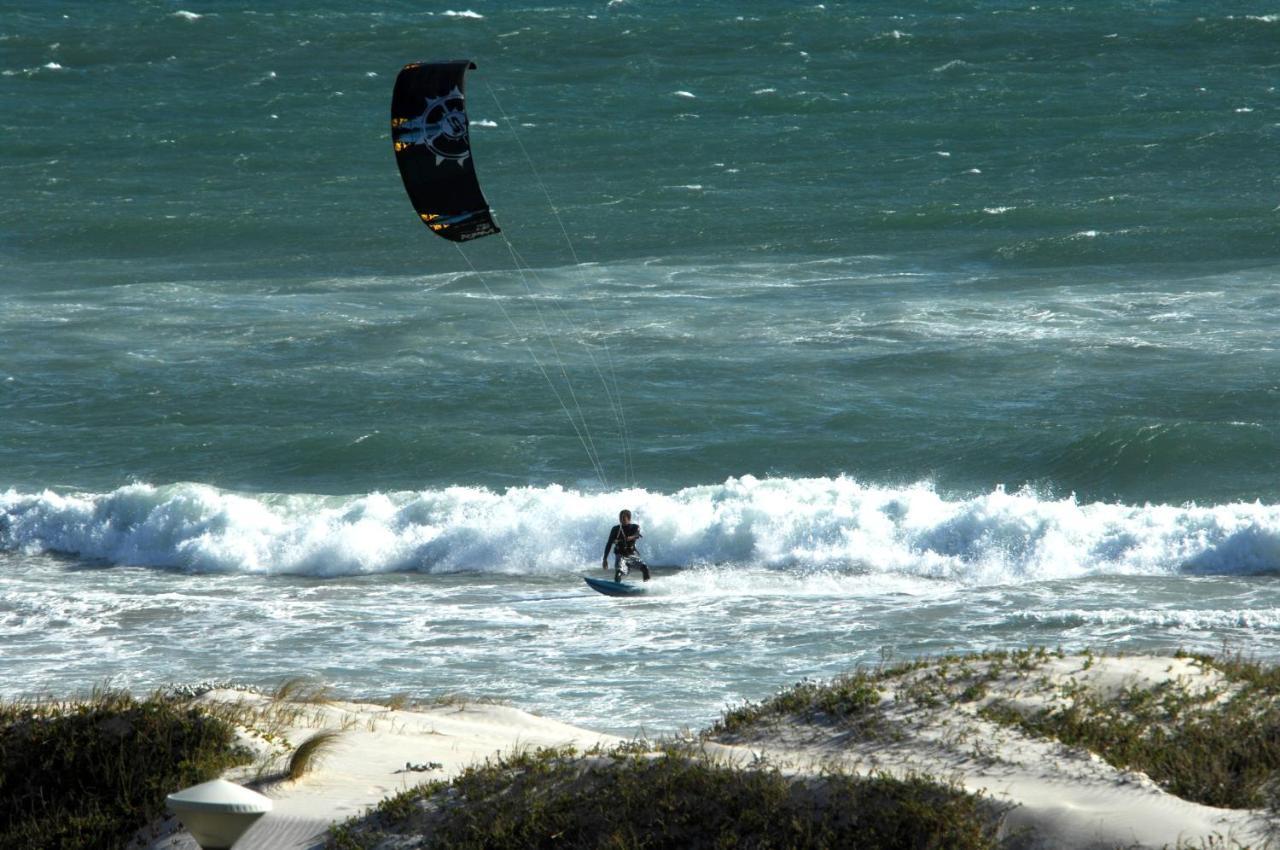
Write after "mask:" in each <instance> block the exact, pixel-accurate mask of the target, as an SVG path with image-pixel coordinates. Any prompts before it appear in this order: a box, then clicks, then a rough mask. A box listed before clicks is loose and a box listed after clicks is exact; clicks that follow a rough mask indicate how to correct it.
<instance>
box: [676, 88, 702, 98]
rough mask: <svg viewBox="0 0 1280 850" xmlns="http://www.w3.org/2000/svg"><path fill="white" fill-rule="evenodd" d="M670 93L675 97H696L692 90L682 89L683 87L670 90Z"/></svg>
mask: <svg viewBox="0 0 1280 850" xmlns="http://www.w3.org/2000/svg"><path fill="white" fill-rule="evenodd" d="M672 94H674V95H675V96H676V97H690V98H693V97H697V95H696V94H694V93H693V92H691V91H684V90H683V89H681V90H680V91H674V92H672Z"/></svg>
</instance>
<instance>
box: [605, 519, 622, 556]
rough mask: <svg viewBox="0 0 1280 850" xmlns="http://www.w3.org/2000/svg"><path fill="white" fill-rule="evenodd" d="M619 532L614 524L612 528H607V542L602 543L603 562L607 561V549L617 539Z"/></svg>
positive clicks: (611, 546) (610, 547)
mask: <svg viewBox="0 0 1280 850" xmlns="http://www.w3.org/2000/svg"><path fill="white" fill-rule="evenodd" d="M619 533H620V530H619V528H618V526H616V525H615V526H614V527H613V528H611V529H609V542H608V543H606V544H604V559H603V560H604V563H605V564H608V563H609V550H610V549H612V548H613V544H614V541H616V540H617V539H618V535H619Z"/></svg>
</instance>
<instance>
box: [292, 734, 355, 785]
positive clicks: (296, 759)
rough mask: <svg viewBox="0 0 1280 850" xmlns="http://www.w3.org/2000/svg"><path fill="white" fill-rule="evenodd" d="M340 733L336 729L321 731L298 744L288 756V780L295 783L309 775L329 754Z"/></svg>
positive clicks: (340, 735)
mask: <svg viewBox="0 0 1280 850" xmlns="http://www.w3.org/2000/svg"><path fill="white" fill-rule="evenodd" d="M341 737H342V733H341V732H339V731H338V730H337V729H321V730H320V731H319V732H317V733H315V734H314V735H312V736H311V737H310V738H307V740H305V741H303V742H302V743H301V744H299V745H298V746H297V747H296V748H295V749H294V751H293V753H292V754H291V755H290V756H289V768H288V771H287V773H288V776H289V779H291V780H294V781H297V780H299V779H301V778H302V777H304V776H306V775H307V774H308V773H310V772H311V771H312V770H313V769H314V768H315V767H316V765H318V764H319V763H320V761H321V760H322V759H324V757H325V756H326V755H328V754H329V753H330V752H332V751H333V748H334V745H335V744H337V743H338V739H339V738H341Z"/></svg>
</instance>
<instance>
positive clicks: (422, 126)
mask: <svg viewBox="0 0 1280 850" xmlns="http://www.w3.org/2000/svg"><path fill="white" fill-rule="evenodd" d="M397 130H398V133H397V135H396V140H397V141H399V142H401V143H402V144H406V145H424V146H425V147H426V148H427V150H429V151H431V152H432V153H433V154H435V155H436V165H439V164H440V163H442V162H444V161H445V160H446V159H448V160H452V161H453V162H456V163H458V165H462V164H463V163H465V162H466V161H467V157H469V156H471V143H470V139H469V138H468V136H467V113H466V112H465V111H463V101H462V92H461V91H460V90H459V89H458V87H457V86H454V87H453V91H451V92H449V93H448V94H446V95H444V96H443V97H429V98H427V108H426V109H425V110H423V112H422V114H421V115H419V116H418V117H417V118H410V119H409V120H408V121H405V122H404V123H403V124H401V125H400V126H399V127H398V128H397Z"/></svg>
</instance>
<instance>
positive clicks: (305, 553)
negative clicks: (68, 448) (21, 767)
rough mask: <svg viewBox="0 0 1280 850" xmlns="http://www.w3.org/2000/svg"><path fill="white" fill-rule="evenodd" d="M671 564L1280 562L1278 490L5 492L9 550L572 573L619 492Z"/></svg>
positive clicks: (1129, 569)
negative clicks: (1066, 493)
mask: <svg viewBox="0 0 1280 850" xmlns="http://www.w3.org/2000/svg"><path fill="white" fill-rule="evenodd" d="M623 507H626V508H630V509H631V510H633V511H635V512H636V516H637V519H638V520H639V521H640V523H641V524H642V526H643V529H644V534H645V537H644V540H643V541H642V551H643V552H644V554H645V556H646V558H647V559H648V560H649V561H650V562H651V563H655V564H676V565H681V566H690V567H697V566H706V567H726V566H732V567H743V566H747V567H756V568H767V569H774V570H781V571H785V572H792V573H806V572H816V571H841V572H852V573H879V574H897V575H906V576H912V577H918V578H930V579H940V580H947V581H954V582H958V583H962V584H1008V583H1020V582H1026V581H1041V580H1050V579H1062V578H1071V577H1075V576H1082V575H1107V574H1130V575H1160V574H1216V575H1222V574H1237V573H1240V574H1254V573H1259V572H1268V571H1276V570H1280V506H1273V505H1263V504H1260V503H1253V504H1245V503H1235V504H1225V505H1216V506H1208V507H1197V506H1194V505H1186V506H1168V505H1144V506H1127V505H1120V504H1109V503H1091V504H1079V503H1078V502H1077V501H1076V500H1075V499H1074V498H1064V499H1046V498H1042V497H1041V496H1039V495H1037V494H1036V493H1035V492H1034V491H1031V490H1023V491H1019V492H1016V493H1007V492H1005V491H1004V490H1001V489H997V490H994V491H992V492H990V493H987V494H984V495H979V496H975V497H971V498H964V499H947V498H944V497H943V496H941V495H939V494H938V493H937V492H936V491H935V490H934V489H933V488H932V487H931V486H930V485H928V484H918V485H915V486H909V487H897V488H894V487H880V486H871V485H867V484H862V483H859V482H857V481H855V480H853V479H849V478H843V477H841V478H808V479H794V478H776V479H757V478H753V477H743V478H731V479H729V480H727V481H725V482H724V483H723V484H716V485H707V486H699V487H690V488H686V489H683V490H679V491H676V492H674V493H654V492H649V491H645V490H641V489H634V490H623V491H617V492H612V493H588V492H581V491H575V490H570V489H565V488H562V487H559V486H551V487H541V488H533V487H528V488H512V489H509V490H506V491H503V492H496V491H493V490H489V489H484V488H478V487H450V488H446V489H440V490H423V491H418V492H397V493H371V494H366V495H358V496H316V495H298V494H292V495H291V494H280V495H272V494H253V495H250V494H242V493H234V492H229V491H224V490H219V489H217V488H214V487H211V486H207V485H202V484H192V483H182V484H172V485H167V486H152V485H148V484H131V485H128V486H125V487H121V488H119V489H117V490H114V491H112V492H109V493H97V494H94V493H82V494H59V493H54V492H51V491H45V492H43V493H20V492H16V491H13V490H10V491H8V492H6V493H4V494H2V495H0V549H6V550H10V551H13V550H21V551H29V552H57V553H64V554H69V555H74V556H77V557H80V558H83V559H87V560H94V561H100V562H104V563H107V564H113V565H141V566H151V567H162V568H171V569H178V570H184V571H189V572H222V573H260V574H292V575H313V576H338V575H354V574H362V573H382V572H405V571H420V572H431V573H445V572H478V573H487V572H494V573H544V574H549V573H557V572H564V571H566V570H579V569H583V568H586V567H589V566H591V565H593V564H596V563H598V562H599V558H600V554H601V552H602V550H603V542H604V538H605V536H606V533H607V531H608V528H609V526H610V525H611V524H612V522H613V521H614V520H613V517H615V516H616V515H617V511H618V510H619V509H620V508H623Z"/></svg>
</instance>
